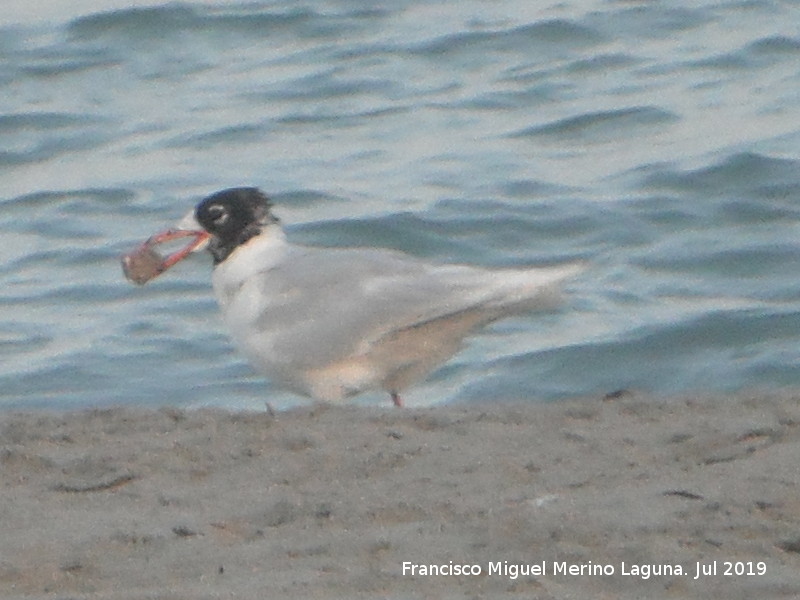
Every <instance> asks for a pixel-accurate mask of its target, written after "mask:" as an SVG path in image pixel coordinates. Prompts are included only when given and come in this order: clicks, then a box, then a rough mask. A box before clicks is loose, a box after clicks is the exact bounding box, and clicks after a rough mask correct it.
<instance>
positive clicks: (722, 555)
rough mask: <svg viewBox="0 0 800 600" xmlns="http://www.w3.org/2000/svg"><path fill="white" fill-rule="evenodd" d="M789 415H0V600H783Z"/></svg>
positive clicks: (797, 449)
mask: <svg viewBox="0 0 800 600" xmlns="http://www.w3.org/2000/svg"><path fill="white" fill-rule="evenodd" d="M799 398H800V395H793V394H792V393H788V392H786V393H770V394H756V393H752V394H732V395H717V396H709V397H692V396H685V397H680V398H672V399H660V398H659V399H655V398H652V397H648V396H647V395H640V394H634V395H622V396H619V397H612V398H606V399H580V400H570V401H559V402H555V403H548V404H527V405H526V404H518V405H507V404H502V405H492V404H488V403H487V404H485V405H468V406H449V407H434V408H423V409H417V408H410V409H403V410H395V409H392V408H389V407H385V408H377V407H376V408H372V407H368V408H363V407H338V406H337V407H334V406H330V407H329V406H313V407H307V408H300V409H291V410H289V411H286V412H278V413H273V414H269V413H231V412H225V411H221V410H209V409H200V410H191V411H187V410H179V409H170V408H166V409H163V408H162V409H141V410H140V409H128V408H112V409H97V410H85V411H76V412H63V413H62V412H58V413H56V412H47V411H40V410H37V411H31V412H10V413H7V414H0V432H2V440H3V443H2V445H0V467H2V470H1V471H0V472H2V486H1V487H0V490H2V492H1V493H2V501H1V502H0V515H1V516H2V523H3V529H4V534H3V536H0V595H2V596H3V597H4V598H9V599H10V598H62V597H65V596H68V597H70V598H98V597H103V598H120V599H121V598H126V599H127V598H159V599H161V598H163V599H172V598H190V597H191V598H233V597H237V598H238V597H243V598H244V597H265V596H272V597H274V596H277V597H287V596H296V597H319V598H375V597H381V598H408V597H436V598H463V597H487V598H489V597H491V598H520V597H527V598H530V597H536V598H572V597H575V598H580V597H602V596H603V594H606V595H608V596H609V597H614V598H641V597H645V596H650V597H676V598H691V597H697V598H717V597H719V598H723V597H724V598H750V597H758V598H771V597H775V598H779V597H792V596H793V595H796V594H797V593H800V525H798V522H800V497H798V495H797V489H798V484H800V468H798V464H800V401H798V399H799ZM406 563H408V564H410V565H416V566H417V567H416V570H415V572H414V573H413V574H411V573H409V572H408V570H407V569H406V570H405V571H406V572H405V574H404V569H405V566H404V565H405V564H406ZM474 565H477V566H478V567H479V571H480V572H470V573H463V572H462V573H459V574H455V573H452V572H448V573H445V574H442V573H439V574H430V573H427V572H426V573H421V571H420V567H421V566H425V567H426V568H427V567H431V566H444V567H447V566H450V567H453V566H464V567H469V566H474ZM762 565H763V569H762ZM493 566H494V567H496V568H493ZM537 566H538V567H541V569H540V570H539V571H537V570H536V567H537ZM556 566H558V570H557V571H556ZM526 568H527V570H524V569H526ZM725 569H729V570H730V571H731V572H730V573H729V574H726V573H724V571H725ZM473 571H474V569H473Z"/></svg>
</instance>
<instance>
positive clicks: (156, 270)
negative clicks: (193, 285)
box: [122, 229, 211, 285]
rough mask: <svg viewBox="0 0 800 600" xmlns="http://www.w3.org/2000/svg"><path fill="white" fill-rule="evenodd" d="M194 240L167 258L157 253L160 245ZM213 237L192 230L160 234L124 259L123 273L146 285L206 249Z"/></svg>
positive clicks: (169, 230)
mask: <svg viewBox="0 0 800 600" xmlns="http://www.w3.org/2000/svg"><path fill="white" fill-rule="evenodd" d="M187 237H191V238H193V239H192V241H191V243H189V244H188V245H187V246H185V247H183V248H181V249H180V250H177V251H176V252H173V253H172V254H169V255H168V256H167V257H166V258H165V257H162V256H161V255H160V254H159V253H158V252H156V251H155V249H154V247H155V246H158V245H159V244H164V243H166V242H171V241H173V240H177V239H180V238H187ZM210 237H211V235H210V234H209V233H207V232H205V231H198V230H192V229H168V230H167V231H164V232H162V233H158V234H156V235H154V236H153V237H151V238H150V239H148V240H147V241H146V242H144V243H143V244H142V245H140V246H139V247H138V248H137V249H136V250H133V251H132V252H129V253H128V254H126V255H125V256H123V257H122V272H123V273H125V277H127V278H128V280H130V281H132V282H133V283H136V284H139V285H144V284H145V283H147V282H148V281H150V280H151V279H153V278H154V277H156V276H158V275H161V273H163V272H164V271H166V270H167V269H169V268H170V267H171V266H172V265H174V264H177V263H179V262H180V261H182V260H183V259H184V258H186V257H187V256H189V255H190V254H191V253H192V252H196V251H197V250H202V249H203V248H205V247H206V244H207V243H208V240H209V239H210Z"/></svg>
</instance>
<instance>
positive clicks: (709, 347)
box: [0, 0, 800, 410]
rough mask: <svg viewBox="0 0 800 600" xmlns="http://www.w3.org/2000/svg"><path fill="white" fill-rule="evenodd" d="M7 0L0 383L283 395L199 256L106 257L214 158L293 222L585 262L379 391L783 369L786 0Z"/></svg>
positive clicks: (724, 385) (799, 304)
mask: <svg viewBox="0 0 800 600" xmlns="http://www.w3.org/2000/svg"><path fill="white" fill-rule="evenodd" d="M7 4H9V6H8V7H5V5H4V16H3V17H0V18H2V19H3V21H2V23H0V55H1V56H2V61H0V85H2V90H3V93H2V95H0V134H2V140H3V141H2V144H0V173H2V177H0V234H1V235H2V241H3V243H2V245H0V306H1V307H2V316H1V317H0V361H1V362H0V365H1V366H0V405H2V406H4V407H6V408H9V407H13V408H21V407H68V408H75V407H87V406H104V405H109V404H128V405H173V406H204V405H215V406H226V407H231V408H235V409H255V410H262V409H263V408H264V402H265V401H270V402H271V403H273V405H275V406H286V405H289V404H291V403H293V402H296V401H297V399H296V398H295V397H294V396H291V395H289V394H287V393H284V392H282V391H280V390H277V389H274V388H273V387H272V386H271V385H270V383H269V382H268V381H266V380H264V379H263V378H261V377H259V376H258V375H256V374H254V373H253V372H252V371H251V369H250V367H249V366H248V365H247V364H246V362H245V361H244V360H243V359H242V358H241V357H240V356H239V355H238V354H237V353H236V352H235V351H234V350H233V349H232V347H231V345H230V343H229V341H228V339H227V336H226V334H225V331H224V329H223V326H222V324H221V321H220V319H219V318H218V315H217V312H216V307H215V304H214V301H213V298H212V295H211V290H210V281H209V272H210V264H209V259H208V257H200V256H198V257H195V258H193V259H192V260H191V261H187V262H185V263H183V264H181V265H180V266H179V267H177V268H176V269H174V270H173V271H171V272H170V273H169V274H168V275H166V276H164V277H163V278H160V279H158V280H156V281H155V282H153V283H151V284H150V285H148V286H146V287H144V288H135V287H132V286H130V285H129V284H127V283H126V282H125V281H124V280H123V278H122V275H121V272H120V269H119V264H118V259H119V255H120V254H121V253H123V252H124V251H126V250H128V249H130V248H131V247H133V246H134V245H135V244H136V243H137V242H138V241H140V240H142V239H143V238H145V237H147V236H149V235H150V234H151V233H154V232H155V231H157V230H159V229H161V228H162V227H164V226H165V225H168V224H171V223H172V222H173V221H174V220H176V219H178V218H179V217H180V216H182V215H183V214H184V213H185V212H186V211H187V210H188V209H189V208H190V207H191V206H192V205H193V204H194V203H195V202H196V201H197V200H198V199H199V198H200V197H202V196H203V195H206V194H208V193H211V192H213V191H216V190H218V189H221V188H224V187H228V186H235V185H258V186H260V187H262V188H263V189H265V190H266V191H268V192H269V193H271V194H272V195H273V197H274V199H275V202H276V204H277V209H276V212H277V213H278V215H279V216H280V217H281V218H282V220H283V221H284V223H285V224H286V225H287V228H288V230H289V233H290V235H291V237H292V238H294V239H295V240H298V241H302V242H304V243H314V244H322V245H381V246H386V247H391V248H397V249H400V250H404V251H407V252H409V253H413V254H416V255H419V256H424V257H427V258H430V259H434V260H440V261H449V262H465V263H472V264H479V265H485V266H510V265H517V264H530V263H554V262H559V261H565V260H573V259H585V260H588V261H589V262H590V264H591V268H590V269H589V271H588V272H587V273H586V275H585V276H583V277H581V278H580V279H579V280H577V281H576V282H575V283H574V284H573V285H572V286H571V293H572V298H571V300H570V302H569V304H568V305H567V306H566V307H565V308H564V309H563V310H561V311H559V312H556V313H553V314H548V315H536V316H530V317H520V318H514V319H511V320H508V321H504V322H501V323H499V324H497V325H495V326H494V327H492V328H490V329H489V330H488V331H487V332H486V333H485V334H484V335H481V336H478V337H477V338H474V339H473V340H472V341H471V343H470V344H469V345H468V347H467V348H466V349H465V350H464V351H463V352H462V353H461V354H459V355H458V356H457V357H456V358H454V359H453V360H452V361H451V362H449V363H448V364H447V365H446V366H444V367H443V368H442V369H441V370H439V371H438V372H437V373H436V374H435V375H434V376H433V377H432V378H431V379H430V380H429V381H428V382H426V383H424V384H422V385H420V386H418V387H416V388H414V389H413V390H412V391H410V392H409V393H408V394H407V399H408V402H409V404H411V405H428V404H438V403H443V402H470V401H477V400H485V401H503V400H513V399H519V398H523V399H531V400H557V399H558V398H563V397H570V396H578V395H596V396H598V397H599V396H602V395H603V394H605V393H607V392H610V391H613V390H617V389H620V388H630V389H637V390H644V391H648V392H652V393H656V394H676V393H681V392H694V391H700V392H715V391H726V390H739V389H749V388H769V387H785V386H797V385H798V384H800V368H798V364H800V363H799V362H798V361H800V301H799V300H798V298H800V252H798V250H800V248H798V241H797V239H798V233H800V227H799V226H798V224H800V205H799V204H798V198H799V197H800V169H799V168H798V167H800V161H798V159H797V147H798V143H800V126H798V123H800V92H798V90H800V85H799V84H800V67H799V66H798V65H800V62H799V61H798V58H800V36H798V33H797V32H798V31H800V11H798V10H797V8H798V3H797V2H796V1H785V2H779V1H768V0H754V1H726V0H721V1H715V2H673V3H669V6H667V5H666V4H665V3H655V2H637V1H635V0H634V1H621V0H620V1H594V2H592V1H585V2H569V1H568V2H559V3H556V2H553V3H534V2H531V3H521V2H512V1H510V0H507V1H498V2H492V3H486V2H464V1H458V2H456V1H454V0H449V1H441V2H433V3H431V2H427V1H422V0H408V1H406V2H402V1H401V2H385V3H362V2H352V1H347V0H340V1H335V0H328V1H318V2H305V3H297V2H243V3H212V2H186V3H170V4H158V3H157V2H140V3H138V4H136V5H132V4H131V3H130V2H121V1H112V0H106V2H105V3H103V2H97V1H96V0H92V1H91V2H83V3H81V2H69V3H64V2H59V1H58V0H49V2H39V3H36V7H31V6H30V3H28V2H26V3H23V2H17V1H11V2H9V3H7ZM131 6H133V7H131ZM363 401H364V402H369V403H374V402H382V403H387V401H386V399H385V398H383V397H382V396H380V395H375V396H367V397H366V398H365V399H364V400H363Z"/></svg>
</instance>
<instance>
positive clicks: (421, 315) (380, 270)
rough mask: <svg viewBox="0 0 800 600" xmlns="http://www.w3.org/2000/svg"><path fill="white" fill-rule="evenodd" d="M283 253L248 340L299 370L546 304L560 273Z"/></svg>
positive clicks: (269, 275) (347, 252)
mask: <svg viewBox="0 0 800 600" xmlns="http://www.w3.org/2000/svg"><path fill="white" fill-rule="evenodd" d="M291 252H292V255H291V256H290V257H288V258H287V260H286V261H285V262H284V263H282V264H281V266H279V267H277V268H274V269H271V270H269V271H266V272H265V273H264V274H263V277H262V281H261V285H262V286H263V292H264V296H265V297H266V298H269V302H268V304H267V305H265V306H264V308H263V310H262V311H261V313H260V315H259V317H258V319H257V321H256V323H255V329H256V331H255V332H253V334H252V335H254V336H256V337H262V336H263V338H264V341H265V343H266V344H267V345H268V346H269V347H271V348H272V350H273V355H275V354H277V355H278V356H279V357H280V360H281V362H283V361H285V362H287V363H291V364H293V365H295V366H303V367H316V366H320V365H325V364H328V363H329V362H331V361H334V360H339V359H342V358H344V357H346V356H350V355H353V354H360V353H362V352H365V351H366V350H367V349H368V348H369V346H370V344H372V343H373V342H375V341H376V340H379V339H381V338H383V337H384V336H386V335H389V334H391V333H393V332H396V331H398V330H402V329H405V328H408V327H412V326H414V325H417V324H420V323H424V322H427V321H430V320H433V319H437V318H439V317H444V316H446V315H450V314H455V313H458V312H460V311H464V310H467V309H474V308H476V307H481V308H485V309H486V311H487V320H491V318H492V315H494V314H495V313H497V316H501V315H502V314H504V313H506V312H511V311H512V310H513V309H514V308H516V307H525V308H535V307H536V306H535V305H536V304H542V303H546V304H548V305H552V304H553V301H554V298H553V294H552V293H551V292H552V291H553V283H554V282H556V280H558V281H560V280H561V279H563V278H564V277H565V276H566V275H565V273H566V271H565V270H564V269H562V270H560V271H558V273H556V272H555V269H535V270H531V269H524V270H518V269H507V270H498V271H487V270H484V269H478V268H474V267H468V266H462V265H441V264H439V265H434V264H429V263H426V262H424V261H420V260H415V259H413V258H409V257H407V256H405V255H402V254H399V253H396V252H392V251H389V250H377V249H372V248H370V249H366V248H365V249H329V248H325V249H318V248H310V247H294V248H292V250H291ZM571 272H574V268H572V269H571ZM544 292H547V293H546V294H545V293H544ZM544 296H548V298H547V299H546V302H545V298H544ZM536 298H538V299H536ZM529 305H532V306H529Z"/></svg>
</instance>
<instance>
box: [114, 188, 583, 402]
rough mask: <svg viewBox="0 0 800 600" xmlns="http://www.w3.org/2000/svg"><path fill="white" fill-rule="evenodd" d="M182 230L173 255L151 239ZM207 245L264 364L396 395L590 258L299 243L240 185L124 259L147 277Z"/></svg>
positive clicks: (331, 396) (231, 318) (318, 391)
mask: <svg viewBox="0 0 800 600" xmlns="http://www.w3.org/2000/svg"><path fill="white" fill-rule="evenodd" d="M177 238H191V243H190V244H189V245H188V246H186V247H185V248H183V249H182V250H180V251H178V252H175V253H173V254H171V255H170V256H168V257H166V258H162V257H161V256H160V255H159V254H157V253H156V252H155V251H154V250H153V247H154V246H155V245H157V244H160V243H163V242H166V241H170V240H174V239H177ZM201 249H208V250H209V252H210V253H211V255H212V256H213V257H214V273H213V276H212V283H213V287H214V293H215V295H216V298H217V302H218V303H219V306H220V309H221V310H222V315H223V317H224V320H225V323H226V324H227V326H228V328H229V329H230V332H231V335H232V337H233V339H234V341H235V343H236V344H237V346H239V348H240V349H241V350H242V351H243V352H244V354H246V355H247V357H248V358H249V359H250V361H251V362H252V363H253V365H254V366H255V367H256V369H258V370H259V371H262V372H263V373H264V374H265V375H267V377H269V378H270V379H271V380H272V381H273V382H276V383H278V384H280V385H283V386H285V387H286V388H288V389H290V390H293V391H294V392H297V393H299V394H302V395H305V396H310V397H312V398H316V399H318V400H323V401H330V402H334V401H339V400H343V399H345V398H348V397H350V396H354V395H356V394H359V393H361V392H364V391H366V390H371V389H383V390H386V391H387V392H388V393H389V394H390V395H391V398H392V401H393V402H394V403H395V404H396V405H397V406H402V400H401V398H400V392H401V391H402V390H404V389H405V388H406V387H408V386H409V385H410V384H412V383H414V382H416V381H418V380H421V379H422V378H424V377H426V376H427V375H428V374H429V373H430V372H431V371H432V370H433V369H435V368H436V367H437V366H439V365H440V364H442V363H443V362H445V361H446V360H447V359H449V358H450V357H451V356H452V355H453V354H455V353H456V351H458V349H459V348H460V346H461V342H462V341H463V339H464V338H465V337H466V336H467V335H468V334H470V333H472V332H474V331H475V330H476V329H478V328H480V327H482V326H484V325H487V324H488V323H491V322H492V321H496V320H497V319H501V318H503V317H507V316H510V315H513V314H517V313H520V312H525V311H530V310H537V309H539V310H541V309H548V308H552V307H554V306H556V305H557V304H558V302H559V299H560V284H561V283H562V282H563V281H564V280H566V279H567V278H569V277H572V276H573V275H575V274H576V273H577V272H579V271H580V270H581V268H582V267H581V265H578V264H575V263H572V264H566V265H561V266H555V267H545V268H524V269H497V270H486V269H481V268H476V267H471V266H464V265H453V264H434V263H429V262H425V261H422V260H419V259H416V258H412V257H410V256H407V255H404V254H402V253H399V252H395V251H391V250H386V249H379V248H321V247H313V246H303V245H297V244H292V243H289V242H288V241H287V239H286V236H285V234H284V232H283V229H282V228H281V226H280V225H279V223H278V219H277V218H276V217H275V216H274V215H273V214H272V212H271V203H270V201H269V199H268V198H267V197H266V196H265V195H264V194H263V193H262V192H261V191H259V190H258V189H256V188H233V189H228V190H223V191H221V192H218V193H216V194H213V195H211V196H209V197H208V198H206V199H204V200H203V201H202V202H200V203H199V204H198V205H197V206H196V207H195V209H194V210H193V211H191V212H190V213H189V214H188V215H187V216H186V217H185V218H184V219H183V221H181V222H180V224H179V225H178V226H177V228H175V229H171V230H168V231H165V232H163V233H160V234H157V235H155V236H153V237H152V238H150V239H149V240H147V241H146V242H145V243H143V244H142V245H141V246H140V247H139V248H138V249H137V250H135V251H133V252H131V253H129V254H128V255H126V256H125V257H123V269H124V271H125V274H126V275H127V276H128V278H129V279H131V280H132V281H134V282H136V283H140V284H141V283H146V282H147V281H149V280H150V279H152V278H153V277H155V276H156V275H158V274H160V273H162V272H163V271H165V270H166V269H168V268H169V267H171V266H172V265H174V264H175V263H177V262H179V261H180V260H182V259H183V258H185V257H186V256H188V255H189V254H190V253H191V252H194V251H197V250H201Z"/></svg>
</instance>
